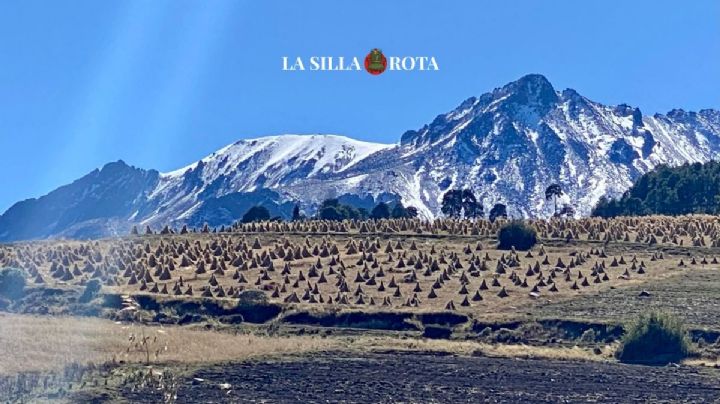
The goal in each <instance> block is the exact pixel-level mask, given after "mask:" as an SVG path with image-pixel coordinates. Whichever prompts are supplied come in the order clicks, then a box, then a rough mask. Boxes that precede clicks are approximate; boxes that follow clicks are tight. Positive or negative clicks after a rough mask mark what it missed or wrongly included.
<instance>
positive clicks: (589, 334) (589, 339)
mask: <svg viewBox="0 0 720 404" xmlns="http://www.w3.org/2000/svg"><path fill="white" fill-rule="evenodd" d="M595 340H597V334H596V333H595V330H593V329H592V328H588V329H587V330H585V332H583V333H582V335H581V336H580V341H581V342H583V343H586V344H594V343H595Z"/></svg>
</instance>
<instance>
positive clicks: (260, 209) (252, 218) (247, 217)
mask: <svg viewBox="0 0 720 404" xmlns="http://www.w3.org/2000/svg"><path fill="white" fill-rule="evenodd" d="M263 220H270V211H269V210H268V209H267V208H266V207H264V206H253V207H252V208H250V209H249V210H248V211H247V212H245V214H244V215H243V217H242V222H243V223H250V222H260V221H263Z"/></svg>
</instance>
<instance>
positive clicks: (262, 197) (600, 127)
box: [0, 74, 720, 240]
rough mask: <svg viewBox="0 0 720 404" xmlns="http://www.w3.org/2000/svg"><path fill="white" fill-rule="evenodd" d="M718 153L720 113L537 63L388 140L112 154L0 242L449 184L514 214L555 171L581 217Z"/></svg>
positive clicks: (260, 142) (408, 197)
mask: <svg viewBox="0 0 720 404" xmlns="http://www.w3.org/2000/svg"><path fill="white" fill-rule="evenodd" d="M719 156H720V112H719V111H716V110H709V109H706V110H701V111H700V112H686V111H683V110H680V109H676V110H672V111H670V112H668V113H667V114H664V115H663V114H655V115H653V116H644V115H643V114H642V113H641V111H640V110H639V109H638V108H634V107H631V106H628V105H625V104H621V105H617V106H607V105H603V104H600V103H598V102H595V101H592V100H589V99H587V98H586V97H583V96H582V95H580V94H579V93H577V92H576V91H575V90H572V89H566V90H563V91H557V90H556V89H555V88H553V86H552V84H550V82H549V81H548V80H547V79H546V78H545V77H543V76H542V75H538V74H531V75H527V76H524V77H522V78H520V79H519V80H517V81H514V82H512V83H509V84H507V85H505V86H503V87H500V88H496V89H494V90H493V91H491V92H489V93H485V94H483V95H481V96H479V97H471V98H469V99H467V100H465V101H464V102H462V103H461V104H460V105H459V106H458V107H457V108H456V109H454V110H452V111H450V112H448V113H445V114H441V115H438V116H437V117H436V118H435V119H434V120H433V121H432V122H430V123H429V124H427V125H424V126H423V127H422V128H419V129H416V130H410V131H407V132H406V133H404V134H403V135H402V136H401V138H400V141H399V143H398V144H394V145H386V144H377V143H368V142H360V141H357V140H353V139H349V138H347V137H343V136H335V135H282V136H269V137H263V138H257V139H248V140H241V141H238V142H236V143H234V144H231V145H229V146H227V147H224V148H222V149H220V150H218V151H217V152H215V153H213V154H211V155H209V156H207V157H205V158H203V159H202V160H200V161H198V162H195V163H193V164H190V165H189V166H187V167H184V168H181V169H179V170H176V171H172V172H169V173H162V174H159V173H157V172H155V171H152V170H149V171H147V170H141V169H136V168H133V167H129V166H127V165H125V164H124V163H122V162H118V163H112V165H108V166H106V167H105V168H103V170H100V171H95V172H93V173H91V174H89V175H88V176H86V177H83V178H82V179H80V180H78V181H76V182H74V183H73V184H70V185H67V186H65V187H61V188H59V189H58V190H56V191H53V192H51V193H50V194H49V195H46V196H44V197H42V198H39V199H30V200H28V201H23V202H19V203H17V204H16V205H14V206H13V207H11V208H10V209H9V210H8V211H7V212H6V213H5V214H3V215H2V216H0V239H4V240H9V239H18V238H36V237H48V236H53V235H69V236H73V235H75V236H77V235H78V234H79V235H87V234H92V235H97V234H115V233H117V232H122V231H124V230H125V228H126V227H128V226H131V225H132V224H143V225H144V224H148V225H152V226H154V227H157V226H160V225H164V224H167V223H170V224H173V225H179V224H182V223H190V224H192V225H198V224H200V223H203V222H206V221H207V222H210V223H213V224H214V225H215V224H218V223H230V222H232V221H234V220H237V219H238V218H239V217H240V216H242V213H244V211H245V210H247V208H248V207H249V206H252V205H253V204H257V203H261V204H264V205H267V206H269V207H270V209H271V211H272V213H273V214H277V215H281V216H283V215H287V214H288V212H289V210H291V209H292V206H293V205H294V204H295V203H300V204H301V205H302V206H303V207H304V208H305V209H306V210H308V211H309V212H310V211H312V208H313V207H314V206H317V204H318V203H320V202H321V201H322V200H323V199H326V198H330V197H338V196H345V197H349V198H354V199H355V200H358V201H360V200H361V201H364V203H366V204H368V203H372V202H373V201H375V200H377V199H378V198H388V197H389V196H393V195H394V198H398V197H399V198H400V199H401V200H402V201H403V203H404V204H405V205H412V206H415V207H417V208H418V209H419V211H420V213H421V215H423V216H424V217H427V218H431V217H435V216H437V215H439V213H440V201H441V200H442V195H443V194H444V193H445V192H446V191H447V190H449V189H453V188H471V189H472V190H473V191H474V192H475V193H476V194H477V195H478V196H479V197H480V199H481V200H482V201H483V204H484V205H485V207H486V209H489V207H490V206H492V204H494V203H496V202H502V203H505V204H507V205H508V210H509V213H510V214H511V215H513V216H535V217H537V216H547V215H549V214H550V211H551V207H550V204H549V202H547V201H546V200H545V195H544V192H545V188H546V187H547V186H548V185H549V184H551V183H555V182H557V183H559V184H560V185H561V187H562V188H563V190H564V191H565V192H566V197H565V200H566V201H567V202H569V203H572V204H573V205H574V206H575V207H576V210H577V212H578V214H580V215H587V214H589V212H590V210H591V209H592V207H593V206H594V205H595V204H596V202H597V201H598V199H599V198H600V197H601V196H605V195H607V196H612V197H615V196H618V195H620V194H621V193H622V192H624V191H625V190H626V189H627V188H629V187H630V185H631V184H632V182H633V180H635V179H636V178H637V177H638V176H640V175H642V174H643V173H645V172H647V171H649V170H651V169H653V168H654V167H656V166H657V165H659V164H669V165H679V164H682V163H685V162H702V161H707V160H710V159H717V158H718V157H719ZM368 198H369V199H368ZM118 201H121V203H118ZM38 218H41V219H42V220H40V219H38ZM78 229H82V230H78Z"/></svg>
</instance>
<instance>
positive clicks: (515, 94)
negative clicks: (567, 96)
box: [502, 74, 558, 106]
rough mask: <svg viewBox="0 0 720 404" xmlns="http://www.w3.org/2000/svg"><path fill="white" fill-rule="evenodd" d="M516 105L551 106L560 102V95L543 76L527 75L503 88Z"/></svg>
mask: <svg viewBox="0 0 720 404" xmlns="http://www.w3.org/2000/svg"><path fill="white" fill-rule="evenodd" d="M502 90H503V92H504V93H507V94H510V95H511V96H512V100H513V101H514V102H516V103H520V104H526V105H531V106H532V105H540V106H549V105H552V104H554V103H556V102H557V101H558V95H557V92H556V91H555V88H554V87H553V86H552V84H550V81H549V80H548V79H547V78H546V77H545V76H543V75H542V74H527V75H525V76H522V77H520V78H519V79H517V80H516V81H513V82H511V83H509V84H507V85H506V86H505V87H503V88H502Z"/></svg>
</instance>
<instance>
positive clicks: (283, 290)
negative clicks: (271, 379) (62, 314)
mask: <svg viewBox="0 0 720 404" xmlns="http://www.w3.org/2000/svg"><path fill="white" fill-rule="evenodd" d="M719 223H720V221H719V220H718V218H716V217H709V216H697V217H680V218H665V217H650V218H626V219H611V220H602V219H582V220H576V221H559V220H557V221H555V220H553V221H537V222H532V224H533V226H535V227H536V228H537V229H538V233H539V236H540V243H539V244H538V245H536V246H535V247H534V248H533V249H532V250H530V251H527V252H525V251H501V250H497V249H495V241H494V239H493V237H494V234H495V233H496V232H497V229H498V227H499V225H500V224H499V223H490V222H487V221H480V222H476V223H471V222H462V221H438V222H435V223H423V222H419V221H409V220H390V221H381V222H378V223H375V222H343V223H339V224H337V223H331V222H328V223H325V222H305V223H290V224H287V223H264V224H259V225H256V224H251V225H244V226H242V227H235V228H232V229H223V230H225V232H224V233H212V232H198V233H192V232H187V233H186V232H185V231H183V232H177V233H173V232H172V231H171V230H169V229H165V231H164V232H163V233H165V234H148V235H142V236H132V237H126V238H121V239H112V240H100V241H90V242H80V241H67V242H65V241H55V242H53V241H49V242H32V243H19V244H12V245H5V246H0V265H1V266H16V267H20V268H22V269H24V270H25V271H27V273H28V276H29V279H31V283H34V284H36V285H48V286H53V287H66V286H71V287H72V286H82V285H84V284H85V283H87V282H88V281H89V280H90V279H98V280H100V281H101V282H102V283H103V290H104V291H106V292H117V293H124V294H128V295H133V294H156V295H167V296H175V297H184V296H195V297H206V298H210V299H221V300H232V299H233V298H234V297H237V296H238V294H239V293H240V292H241V291H244V290H259V291H262V292H263V293H264V294H265V295H266V296H267V297H268V299H269V300H270V301H271V302H276V303H280V304H283V305H285V306H292V307H300V308H303V307H304V308H308V309H315V308H319V309H320V310H322V309H323V308H333V307H335V308H357V309H361V310H364V311H378V310H379V311H442V310H454V311H460V312H465V313H471V314H473V315H475V316H477V317H482V318H486V319H491V318H506V317H508V316H510V317H512V316H513V315H520V314H523V313H528V312H533V310H534V308H535V307H537V306H540V305H547V304H550V303H557V302H564V301H569V300H576V299H578V298H581V297H591V296H596V295H598V294H599V293H601V292H603V291H607V290H618V291H619V292H615V293H620V294H624V293H625V292H623V291H624V290H625V289H626V288H627V290H628V292H627V293H632V294H633V295H632V296H629V295H628V297H633V298H635V297H636V296H635V295H636V294H637V293H639V291H638V289H639V290H642V288H643V286H642V285H644V284H645V283H647V282H649V281H653V282H654V281H661V280H663V279H671V281H668V282H673V283H674V282H681V283H682V282H683V279H684V276H683V275H680V276H678V275H679V274H686V273H688V272H701V271H710V272H712V271H717V270H718V269H720V264H718V257H720V249H717V248H715V246H717V245H718V243H720V235H719V234H720V232H719V231H718V230H719V229H720V226H719ZM178 233H184V234H178ZM716 254H717V256H716ZM629 291H632V292H629Z"/></svg>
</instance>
